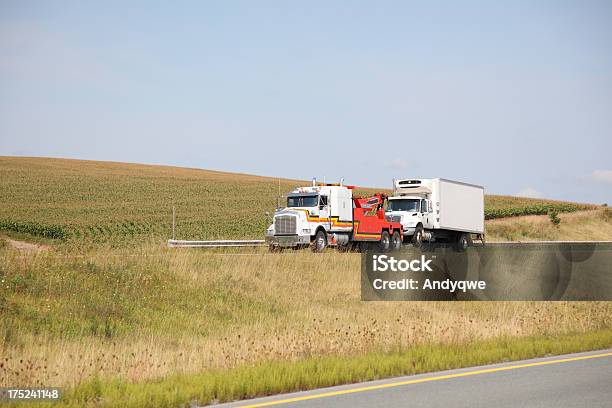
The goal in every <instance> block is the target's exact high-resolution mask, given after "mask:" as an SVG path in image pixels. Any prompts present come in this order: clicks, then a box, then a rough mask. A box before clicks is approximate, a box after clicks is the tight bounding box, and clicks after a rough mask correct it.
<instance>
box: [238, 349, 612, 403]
mask: <svg viewBox="0 0 612 408" xmlns="http://www.w3.org/2000/svg"><path fill="white" fill-rule="evenodd" d="M610 356H612V352H610V353H602V354H592V355H588V356H580V357H569V358H561V359H557V360H548V361H538V362H535V363H525V364H515V365H511V366H505V367H496V368H485V369H482V370H475V371H467V372H464V373H456V374H446V375H439V376H436V377H426V378H417V379H413V380H405V381H397V382H393V383H386V384H379V385H370V386H365V387H359V388H351V389H348V390H340V391H330V392H324V393H321V394H312V395H305V396H303V397H294V398H287V399H282V400H276V401H269V402H261V403H256V404H250V405H242V406H241V407H242V408H256V407H269V406H272V405H280V404H288V403H291V402H298V401H307V400H311V399H318V398H327V397H335V396H337V395H346V394H355V393H358V392H365V391H372V390H382V389H385V388H392V387H399V386H401V385H409V384H418V383H424V382H431V381H440V380H448V379H450V378H459V377H468V376H471V375H479V374H490V373H496V372H499V371H510V370H516V369H519V368H527V367H537V366H544V365H549V364H559V363H568V362H571V361H579V360H589V359H593V358H602V357H610Z"/></svg>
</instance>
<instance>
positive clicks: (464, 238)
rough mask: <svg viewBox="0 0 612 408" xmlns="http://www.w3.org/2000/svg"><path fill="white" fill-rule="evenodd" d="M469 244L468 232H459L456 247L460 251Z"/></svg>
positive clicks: (470, 241) (470, 242)
mask: <svg viewBox="0 0 612 408" xmlns="http://www.w3.org/2000/svg"><path fill="white" fill-rule="evenodd" d="M471 245H472V240H471V239H470V236H469V234H465V233H462V234H459V238H458V239H457V247H458V249H459V250H460V251H465V250H466V249H468V247H469V246H471Z"/></svg>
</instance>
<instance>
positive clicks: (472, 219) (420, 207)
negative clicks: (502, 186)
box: [386, 178, 485, 248]
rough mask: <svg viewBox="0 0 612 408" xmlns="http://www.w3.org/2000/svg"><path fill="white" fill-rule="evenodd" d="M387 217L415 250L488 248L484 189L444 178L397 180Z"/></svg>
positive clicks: (394, 183)
mask: <svg viewBox="0 0 612 408" xmlns="http://www.w3.org/2000/svg"><path fill="white" fill-rule="evenodd" d="M386 216H387V219H388V220H389V221H395V222H399V223H401V224H402V227H403V230H404V239H405V240H406V241H412V243H413V244H414V245H415V246H421V245H422V243H423V242H435V241H437V242H453V243H457V244H459V247H461V248H466V247H468V246H469V245H471V244H472V241H473V239H478V240H481V241H482V242H483V244H484V239H485V235H484V234H485V231H484V187H481V186H477V185H473V184H467V183H462V182H459V181H452V180H446V179H442V178H435V179H400V180H394V181H393V195H392V196H391V197H389V199H388V204H387V208H386Z"/></svg>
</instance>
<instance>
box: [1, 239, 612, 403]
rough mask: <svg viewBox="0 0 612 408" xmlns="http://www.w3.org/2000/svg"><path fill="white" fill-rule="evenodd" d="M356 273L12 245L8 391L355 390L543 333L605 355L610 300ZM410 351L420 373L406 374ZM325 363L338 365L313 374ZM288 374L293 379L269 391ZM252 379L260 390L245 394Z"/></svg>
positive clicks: (344, 265)
mask: <svg viewBox="0 0 612 408" xmlns="http://www.w3.org/2000/svg"><path fill="white" fill-rule="evenodd" d="M359 264H360V259H359V255H358V254H345V253H336V252H330V253H326V254H313V253H311V252H309V251H299V252H290V253H283V254H267V253H265V252H260V253H254V254H248V255H237V254H235V253H231V252H230V253H226V252H224V251H216V252H208V251H205V250H171V249H166V248H164V247H163V246H157V247H142V248H139V249H134V248H131V249H115V250H108V249H99V250H97V251H90V252H89V253H88V254H86V255H79V256H70V255H68V254H65V253H61V252H59V251H54V250H49V251H40V252H35V253H24V252H23V251H19V250H16V249H13V248H3V249H1V250H0V281H1V282H2V285H3V287H2V292H0V311H1V313H2V316H3V318H2V320H1V322H0V358H1V359H2V364H1V366H0V386H9V385H10V386H17V385H22V386H25V385H31V386H32V385H54V386H62V387H66V389H67V390H72V391H69V394H68V395H70V397H69V398H71V401H73V402H75V405H79V404H80V403H81V402H83V398H85V399H86V400H87V401H88V402H89V403H91V404H92V405H95V403H96V402H99V401H106V400H107V399H109V401H112V400H113V399H114V398H117V399H115V400H114V401H115V402H116V405H117V406H118V405H121V406H126V405H124V404H123V403H118V402H117V401H120V400H121V398H122V396H123V397H125V396H126V395H128V394H129V395H131V394H132V390H133V391H135V392H136V391H137V390H141V391H142V392H143V393H144V394H142V395H140V396H138V393H137V394H134V396H133V398H135V401H136V402H134V404H135V406H145V405H147V404H146V403H145V402H146V401H147V398H149V397H148V395H149V392H153V393H154V394H156V396H155V398H156V399H155V400H154V401H155V402H154V403H152V404H149V405H156V406H157V405H159V406H164V404H166V403H165V402H164V401H166V400H165V399H164V398H170V397H171V395H169V394H168V393H167V392H166V391H167V390H168V389H174V386H176V385H180V384H183V383H184V384H191V385H190V386H189V387H186V388H185V390H181V391H180V392H179V391H176V395H175V394H172V395H175V396H176V397H177V398H179V397H180V399H181V401H183V402H185V403H187V402H188V400H189V399H192V398H200V402H210V401H212V400H214V399H215V398H223V399H231V398H237V397H242V396H253V395H260V394H265V393H269V392H274V391H276V390H280V389H283V390H284V389H287V390H289V389H298V388H300V387H311V386H316V385H321V384H332V383H340V382H344V381H345V380H346V379H347V376H350V375H351V374H349V373H350V369H351V367H354V368H355V372H354V374H352V375H353V376H354V377H352V380H353V381H357V380H361V379H368V378H376V377H378V376H382V375H386V374H385V373H387V374H390V373H395V374H401V373H409V372H412V371H410V370H416V371H415V372H418V371H420V370H431V369H436V368H438V367H439V364H441V363H440V362H439V361H438V360H437V359H438V357H436V356H439V355H440V354H444V353H445V352H444V351H443V350H447V352H448V353H451V352H452V350H458V349H462V350H470V349H473V351H472V353H474V354H471V356H472V357H470V358H468V359H461V358H459V359H457V360H453V359H452V358H450V357H449V360H442V361H443V363H442V364H443V366H444V367H445V368H450V367H452V366H456V365H462V364H469V363H470V362H471V361H483V360H479V358H482V359H484V360H486V361H489V359H491V361H494V360H496V359H506V358H508V359H510V358H512V357H513V356H515V355H513V354H508V355H506V354H503V353H501V352H500V351H499V350H500V349H502V348H504V347H506V345H511V344H512V343H513V342H514V340H517V341H519V343H517V344H523V346H517V347H519V348H520V349H521V350H523V351H522V352H521V353H518V354H516V356H518V355H520V356H525V357H527V356H530V355H531V354H529V353H528V350H530V347H535V346H533V345H534V344H539V343H538V342H539V341H541V340H542V339H549V343H547V344H552V343H555V344H556V342H557V340H556V339H557V338H561V337H563V336H566V335H568V336H574V337H572V339H573V340H571V341H570V342H569V343H568V344H569V345H568V346H567V347H561V346H559V347H557V348H552V349H551V352H553V351H555V352H556V351H559V352H565V351H575V350H578V349H586V348H589V347H591V346H589V344H590V343H589V341H590V340H588V339H591V338H595V337H596V338H597V339H598V340H597V341H595V342H594V343H592V347H594V348H596V347H599V346H609V345H612V336H611V335H610V329H611V328H612V321H611V320H612V304H610V303H606V302H499V303H496V304H492V303H489V302H486V303H480V302H457V303H451V302H362V301H360V290H359V282H360V280H359V273H360V272H359V271H360V268H359ZM593 336H594V337H593ZM521 339H523V340H521ZM525 339H527V340H525ZM551 339H553V340H551ZM482 342H484V343H482ZM487 342H488V343H487ZM521 342H523V343H521ZM480 344H488V345H489V347H490V349H486V348H482V347H484V346H482V347H481V346H478V347H476V348H474V345H480ZM559 344H561V345H563V344H564V343H563V342H559ZM579 344H581V346H580V347H578V346H577V345H579ZM428 349H431V350H432V352H431V353H432V354H431V355H428V354H427V350H428ZM412 350H421V351H420V352H419V353H423V354H416V355H414V354H410V353H411V352H412ZM492 350H493V351H492ZM494 350H498V351H497V352H495V351H494ZM508 350H512V348H509V349H508ZM389 353H390V354H389ZM394 353H395V354H394ZM397 353H399V354H397ZM402 353H408V354H405V355H404V354H402ZM489 353H492V354H489ZM495 353H498V354H495ZM509 353H510V352H509ZM480 354H482V356H481V357H478V356H479V355H480ZM382 355H389V356H391V357H389V358H388V359H385V358H380V359H379V358H378V357H377V356H382ZM364 356H366V357H364ZM367 356H369V357H367ZM393 356H395V357H393ZM402 356H404V357H402ZM410 356H412V357H410ZM415 356H420V357H418V358H417V357H415ZM495 356H497V357H495ZM413 357H414V358H417V360H415V361H414V364H415V366H414V367H412V365H410V366H407V367H403V366H402V365H401V362H403V361H406V360H405V359H408V361H411V360H410V359H411V358H413ZM353 358H355V359H356V360H355V363H354V366H352V364H353V363H351V361H352V359H353ZM393 361H395V362H393ZM325 362H327V363H325ZM366 362H367V364H371V366H370V369H369V371H368V370H366V369H365V368H364V367H366V365H365V364H366ZM294 363H295V368H291V366H292V365H293V364H294ZM319 363H321V364H328V363H329V364H332V366H333V365H335V364H339V366H338V367H339V368H338V370H337V371H330V372H328V373H327V374H325V375H323V374H321V372H314V373H315V374H316V375H314V376H313V377H312V378H310V379H308V380H306V378H307V377H308V376H309V375H310V374H313V372H312V371H310V370H312V369H313V367H317V365H318V364H319ZM410 364H412V363H410ZM253 367H259V368H253ZM266 367H267V368H266ZM279 367H282V370H287V375H288V376H290V377H288V378H293V380H292V381H293V382H291V381H289V382H283V381H280V382H279V385H277V386H276V388H275V387H273V386H272V383H273V382H274V378H276V377H275V375H276V374H275V373H278V372H277V371H275V370H278V369H279ZM309 367H310V368H309ZM323 367H325V365H323ZM411 367H412V368H411ZM233 370H237V371H233ZM252 370H255V371H252ZM257 370H261V371H257ZM266 370H271V371H270V372H269V373H268V374H267V375H264V374H263V372H265V371H266ZM292 370H295V371H292ZM241 373H242V374H241ZM291 373H293V374H291ZM256 374H257V376H259V375H261V376H262V377H261V378H262V382H254V383H252V384H251V385H250V386H248V385H247V384H242V385H240V386H238V384H239V383H240V382H241V381H242V380H244V379H245V378H246V379H248V378H251V377H248V376H251V375H256ZM244 375H247V377H244ZM192 376H193V377H192ZM200 380H202V381H204V382H203V383H202V385H201V387H203V388H198V387H200V386H199V385H198V384H199V382H198V381H200ZM213 380H214V381H213ZM208 381H213V382H211V383H209V382H208ZM217 381H220V382H217ZM206 384H208V385H206ZM211 384H217V385H214V387H222V388H223V387H227V389H225V391H223V390H221V391H219V390H217V391H214V392H213V391H210V389H209V388H207V387H213V385H211ZM168 387H169V388H168ZM278 387H281V388H278ZM283 387H286V388H283ZM196 388H197V389H200V390H201V392H204V390H206V389H208V390H209V391H206V392H211V394H192V392H193V390H194V389H196ZM213 389H214V388H213ZM138 392H140V391H138ZM123 393H126V394H123ZM204 395H209V396H210V397H211V398H212V399H210V400H206V399H205V398H204V397H203V396H204ZM130 398H132V397H130ZM139 398H140V399H139ZM142 398H144V399H142ZM151 398H153V397H151ZM158 398H159V399H158ZM202 398H204V399H202ZM138 401H140V402H138ZM176 401H177V400H175V399H168V402H167V404H166V406H175V405H174V403H175V402H176ZM111 405H113V404H111Z"/></svg>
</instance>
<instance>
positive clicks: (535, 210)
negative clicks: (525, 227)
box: [485, 203, 591, 220]
mask: <svg viewBox="0 0 612 408" xmlns="http://www.w3.org/2000/svg"><path fill="white" fill-rule="evenodd" d="M588 208H591V206H587V205H583V204H574V203H555V204H537V205H525V206H522V207H508V208H494V209H486V210H485V219H487V220H492V219H495V218H507V217H518V216H521V215H544V214H548V213H549V212H550V211H556V212H574V211H578V210H585V209H588Z"/></svg>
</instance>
